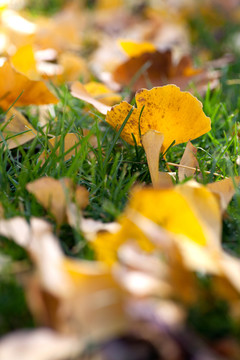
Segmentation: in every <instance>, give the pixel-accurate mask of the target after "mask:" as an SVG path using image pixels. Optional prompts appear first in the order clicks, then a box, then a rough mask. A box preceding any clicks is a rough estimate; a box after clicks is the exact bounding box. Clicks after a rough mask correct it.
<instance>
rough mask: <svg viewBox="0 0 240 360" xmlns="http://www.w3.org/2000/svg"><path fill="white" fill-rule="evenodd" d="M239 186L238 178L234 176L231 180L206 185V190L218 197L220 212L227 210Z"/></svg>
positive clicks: (239, 177)
mask: <svg viewBox="0 0 240 360" xmlns="http://www.w3.org/2000/svg"><path fill="white" fill-rule="evenodd" d="M239 184H240V176H235V177H234V178H233V179H223V180H220V181H216V182H214V183H211V184H207V187H208V189H209V190H211V191H212V192H213V193H214V194H217V195H218V196H219V197H220V202H221V209H222V212H224V211H225V210H226V209H227V207H228V204H229V203H230V201H231V200H232V197H233V195H234V194H235V192H236V189H237V187H238V185H239Z"/></svg>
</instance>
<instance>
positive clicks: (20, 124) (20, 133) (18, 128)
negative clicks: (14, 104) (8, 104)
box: [1, 108, 37, 149]
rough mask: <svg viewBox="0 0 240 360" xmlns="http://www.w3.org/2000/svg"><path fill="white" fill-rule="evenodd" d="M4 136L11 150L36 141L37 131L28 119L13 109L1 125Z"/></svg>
mask: <svg viewBox="0 0 240 360" xmlns="http://www.w3.org/2000/svg"><path fill="white" fill-rule="evenodd" d="M1 128H2V135H3V137H4V139H5V141H6V143H7V145H8V148H9V149H14V148H16V147H18V146H20V145H23V144H25V143H26V142H28V141H30V140H32V139H34V138H35V137H36V135H37V132H36V130H35V129H34V128H33V127H32V125H31V124H30V123H29V122H28V121H27V119H26V118H25V117H24V116H23V115H22V114H21V113H20V112H19V111H18V110H16V109H14V108H11V109H10V110H9V111H8V112H7V115H6V118H5V120H4V122H3V123H2V124H1Z"/></svg>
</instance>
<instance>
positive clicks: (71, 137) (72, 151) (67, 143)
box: [39, 129, 97, 165]
mask: <svg viewBox="0 0 240 360" xmlns="http://www.w3.org/2000/svg"><path fill="white" fill-rule="evenodd" d="M88 133H89V130H87V129H83V135H84V136H87V134H88ZM61 138H62V136H61V135H59V136H54V137H52V138H51V139H49V140H48V144H49V148H50V151H51V150H53V149H54V152H55V154H56V156H58V155H59V154H62V148H60V146H61V141H60V140H61ZM89 143H90V144H91V145H92V146H93V147H96V146H97V139H96V137H95V136H94V135H91V136H90V137H89ZM57 144H58V146H57ZM56 146H57V148H55V147H56ZM80 147H81V144H80V139H79V137H78V136H77V134H75V133H67V134H66V135H65V137H64V154H65V155H64V160H65V161H67V160H69V159H71V157H72V156H74V155H76V153H77V152H78V151H79V149H80ZM48 156H49V154H48V153H47V152H46V151H43V153H42V154H41V155H40V156H39V160H41V161H42V165H43V164H44V162H45V160H46V158H48Z"/></svg>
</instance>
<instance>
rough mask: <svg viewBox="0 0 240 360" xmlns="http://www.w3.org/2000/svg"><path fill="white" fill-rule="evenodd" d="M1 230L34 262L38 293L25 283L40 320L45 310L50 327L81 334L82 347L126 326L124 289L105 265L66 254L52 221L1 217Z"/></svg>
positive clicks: (59, 330) (29, 299)
mask: <svg viewBox="0 0 240 360" xmlns="http://www.w3.org/2000/svg"><path fill="white" fill-rule="evenodd" d="M22 230H23V231H22ZM0 234H2V235H4V236H7V237H8V238H10V239H13V240H14V241H16V242H17V243H18V244H19V245H21V246H23V247H24V248H25V249H26V250H27V251H28V253H29V254H30V256H31V258H32V261H33V264H34V265H35V267H36V270H37V277H35V280H36V282H35V285H34V287H35V289H34V292H32V291H33V288H31V286H30V288H29V289H28V286H27V284H26V286H27V289H26V290H27V299H28V302H29V305H30V309H31V310H32V311H33V312H34V313H35V311H36V318H37V319H38V320H40V321H43V320H44V318H45V316H43V318H42V319H41V318H39V316H38V315H39V311H40V312H41V314H46V313H47V314H48V315H47V316H46V317H48V318H50V324H48V326H51V327H54V329H55V330H57V331H58V332H60V333H62V334H63V333H65V334H68V335H70V334H72V335H74V336H77V338H78V339H79V336H81V342H80V346H82V344H84V346H85V345H86V344H88V343H89V342H93V341H102V340H104V339H106V338H108V337H109V336H110V335H111V336H113V335H115V334H118V333H119V332H120V331H123V329H124V328H125V326H126V315H125V313H124V307H123V298H124V293H123V291H122V290H121V289H120V288H119V286H118V285H117V283H116V281H115V280H114V278H113V276H112V274H111V273H110V272H109V269H107V268H106V267H105V266H104V264H100V263H97V262H93V261H91V262H88V261H80V260H73V259H71V258H67V257H65V256H64V254H63V252H62V250H61V247H60V244H59V241H58V239H57V238H56V237H55V236H54V235H53V233H52V227H51V225H50V224H48V223H47V222H45V221H43V220H41V219H37V218H31V220H30V223H28V222H27V221H26V220H25V219H23V218H12V219H9V220H0ZM33 295H34V296H33ZM40 304H41V305H40ZM39 305H40V307H41V309H39Z"/></svg>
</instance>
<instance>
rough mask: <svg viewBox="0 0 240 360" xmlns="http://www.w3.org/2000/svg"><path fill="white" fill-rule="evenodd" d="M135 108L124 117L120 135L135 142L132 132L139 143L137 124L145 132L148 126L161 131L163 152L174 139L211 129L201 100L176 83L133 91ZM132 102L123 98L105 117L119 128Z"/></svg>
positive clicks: (200, 133) (183, 138) (184, 140)
mask: <svg viewBox="0 0 240 360" xmlns="http://www.w3.org/2000/svg"><path fill="white" fill-rule="evenodd" d="M135 98H136V103H137V108H134V109H133V112H132V114H131V116H130V118H129V120H128V121H127V123H126V125H125V127H124V129H123V131H122V133H121V137H122V138H123V139H124V140H125V141H127V142H128V143H129V144H132V145H134V141H133V138H132V134H134V136H135V139H136V141H137V144H138V145H141V141H140V136H139V128H140V131H141V134H142V135H144V134H145V133H146V132H147V131H148V130H156V131H158V132H160V133H162V134H163V135H164V141H163V145H162V152H164V151H165V150H166V149H167V148H168V147H169V146H170V145H171V143H172V142H173V141H175V145H177V144H181V143H183V142H186V141H188V140H193V139H195V138H197V137H199V136H201V135H203V134H205V133H206V132H208V131H209V130H210V129H211V121H210V118H208V117H207V116H206V115H205V114H204V112H203V110H202V103H201V102H200V101H199V100H197V98H195V97H194V96H193V95H191V94H190V93H188V92H181V91H180V89H179V88H178V87H177V86H175V85H166V86H163V87H156V88H153V89H151V90H146V89H141V90H139V91H138V92H137V93H136V96H135ZM131 109H132V106H131V105H130V104H128V103H127V102H125V101H123V102H121V103H120V104H119V105H116V106H114V107H113V108H112V109H111V110H110V111H108V112H107V116H106V121H107V122H108V123H109V124H110V125H111V126H112V127H114V128H116V130H119V128H120V127H121V125H122V123H123V121H124V119H125V118H126V117H127V115H128V113H129V112H130V110H131Z"/></svg>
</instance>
